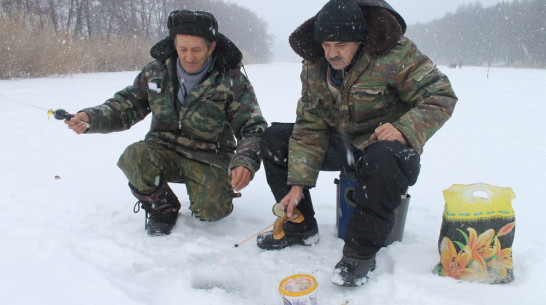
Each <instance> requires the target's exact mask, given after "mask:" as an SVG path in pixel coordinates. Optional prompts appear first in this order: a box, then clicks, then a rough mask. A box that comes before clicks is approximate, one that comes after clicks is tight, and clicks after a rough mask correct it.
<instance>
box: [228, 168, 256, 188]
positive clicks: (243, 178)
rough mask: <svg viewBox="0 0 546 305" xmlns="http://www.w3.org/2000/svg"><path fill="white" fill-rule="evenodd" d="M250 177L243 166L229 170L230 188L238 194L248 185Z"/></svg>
mask: <svg viewBox="0 0 546 305" xmlns="http://www.w3.org/2000/svg"><path fill="white" fill-rule="evenodd" d="M251 177H252V175H251V174H250V171H249V170H248V169H247V168H246V167H243V166H237V167H236V168H234V169H232V170H231V187H233V190H234V191H236V192H238V191H240V190H242V189H244V188H245V187H246V186H247V185H248V184H249V183H250V178H251Z"/></svg>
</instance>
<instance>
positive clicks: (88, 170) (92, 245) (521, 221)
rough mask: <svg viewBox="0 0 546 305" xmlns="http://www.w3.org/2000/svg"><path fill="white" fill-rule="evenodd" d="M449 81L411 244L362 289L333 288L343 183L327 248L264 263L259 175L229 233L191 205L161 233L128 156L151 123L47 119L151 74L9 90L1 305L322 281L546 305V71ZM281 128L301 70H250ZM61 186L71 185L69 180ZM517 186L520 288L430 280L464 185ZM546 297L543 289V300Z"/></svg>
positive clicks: (329, 214) (446, 298) (0, 175)
mask: <svg viewBox="0 0 546 305" xmlns="http://www.w3.org/2000/svg"><path fill="white" fill-rule="evenodd" d="M442 70H443V71H444V72H445V73H447V74H448V75H449V77H450V79H451V81H452V83H453V86H454V88H455V91H456V93H457V95H458V96H459V99H460V100H459V104H458V105H457V107H456V109H455V113H454V115H453V117H452V119H451V120H450V121H448V123H447V124H446V125H445V126H444V128H442V129H441V130H440V131H439V132H438V133H437V134H436V135H435V136H434V137H433V138H432V139H431V140H430V141H429V142H428V143H427V145H426V146H425V153H424V154H423V156H422V172H421V176H420V179H419V181H418V182H417V184H416V186H414V187H412V188H411V189H410V193H411V195H412V200H411V203H410V211H409V215H408V220H407V223H406V231H405V236H404V240H403V242H401V243H395V244H393V245H391V246H389V247H388V248H384V249H383V250H381V251H380V253H379V254H378V258H377V264H378V266H377V269H376V271H375V272H374V273H373V276H372V278H371V279H370V280H369V281H368V283H367V284H366V285H365V286H363V287H359V288H342V287H338V286H335V285H333V284H331V283H330V278H331V276H332V269H333V266H334V265H335V263H336V262H337V261H338V260H339V258H340V257H341V248H342V246H343V241H342V240H340V239H338V238H337V237H336V228H335V201H336V199H335V185H334V183H333V180H334V178H335V177H336V176H337V173H330V172H323V173H321V175H320V178H319V182H318V186H317V188H315V189H313V190H312V195H313V196H314V197H313V199H314V204H315V207H316V212H317V219H318V222H319V230H320V234H321V235H320V237H321V240H320V242H319V243H318V244H317V245H316V246H314V247H299V246H298V247H293V248H288V249H284V250H281V251H264V250H261V249H259V248H258V247H257V246H256V240H255V238H253V239H251V240H250V241H248V242H246V243H244V244H242V245H241V246H240V247H238V248H234V247H233V245H234V244H235V243H240V242H242V241H243V240H245V239H247V238H248V237H250V236H252V235H253V234H254V233H256V232H257V231H259V230H261V229H263V228H265V227H266V226H268V225H270V224H272V223H273V221H274V219H275V216H274V215H273V214H272V213H271V206H272V205H273V203H274V199H273V196H272V195H271V193H270V191H269V187H268V186H267V183H266V181H265V177H264V172H263V170H260V171H259V173H258V174H257V176H256V178H255V179H254V181H253V182H252V183H251V184H250V186H248V187H247V188H246V189H244V190H243V196H242V198H239V199H235V210H234V212H233V214H232V215H231V216H229V217H228V218H226V219H224V220H222V221H220V222H217V223H203V222H200V221H198V220H195V219H193V218H192V217H191V216H190V213H189V211H188V210H187V207H188V205H189V202H188V198H187V195H186V192H185V187H184V186H183V185H174V186H173V189H174V190H175V192H177V194H178V195H179V198H180V199H181V201H182V204H183V209H182V210H181V215H180V217H179V220H178V224H177V226H176V228H175V230H174V232H173V233H172V234H171V235H170V236H167V237H150V236H148V235H147V234H146V233H145V231H144V215H143V213H142V212H141V213H140V214H134V213H133V212H132V209H133V204H134V203H135V201H136V200H135V199H134V198H133V196H132V195H131V194H130V192H129V189H128V187H127V182H126V179H125V177H124V176H123V174H122V172H121V171H120V170H119V169H118V168H117V167H116V162H117V159H118V157H119V155H120V154H121V153H122V152H123V150H124V149H125V147H126V146H127V145H129V144H131V143H133V142H135V141H138V140H140V139H142V138H143V136H144V134H145V133H146V132H147V130H148V127H149V118H148V119H147V120H146V121H145V122H141V123H140V124H138V125H136V126H135V127H133V129H131V130H129V131H126V132H122V133H114V134H108V135H80V136H78V135H76V134H74V133H73V132H71V131H69V130H68V129H67V128H66V126H65V125H64V124H63V123H62V122H60V121H55V120H54V119H51V120H50V121H48V120H47V116H46V110H47V109H49V108H51V107H53V108H65V109H66V110H68V111H69V112H74V111H77V110H79V109H81V108H83V107H86V106H93V105H97V104H100V103H102V102H103V101H104V100H106V99H107V98H109V97H110V96H112V95H113V93H114V92H115V91H117V90H119V89H121V88H123V87H125V86H126V85H127V84H130V83H132V81H133V78H134V77H135V76H136V72H122V73H105V74H102V73H101V74H85V75H74V76H71V77H59V78H43V79H26V80H3V81H0V101H1V105H2V106H3V111H2V119H1V120H0V131H1V139H2V144H1V147H2V148H1V150H0V187H1V192H0V194H1V200H0V206H1V213H0V245H1V249H2V250H1V251H0V300H1V301H0V302H1V303H2V304H10V305H15V304H25V305H28V304H79V305H83V304H225V305H229V304H264V305H269V304H271V305H273V304H282V299H281V297H280V295H279V292H278V285H279V283H280V281H281V280H282V279H284V278H285V277H288V276H290V275H293V274H296V273H308V274H312V275H314V276H315V277H316V278H317V280H318V282H319V288H318V302H319V304H322V305H324V304H334V305H335V304H339V305H341V304H347V303H345V302H347V301H348V304H366V305H372V304H377V305H379V304H382V305H386V304H405V305H411V304H419V305H427V304H431V305H432V304H433V305H437V304H442V305H450V304H467V305H472V304H476V305H478V304H479V305H482V304H526V305H530V304H544V302H545V301H544V291H542V289H543V287H546V280H545V275H546V256H545V255H544V253H543V252H542V251H545V250H546V245H545V243H546V242H545V238H544V234H545V233H544V226H543V224H544V216H545V215H546V204H545V203H544V198H543V197H544V195H543V190H544V185H545V184H546V162H544V156H545V155H546V137H545V136H544V133H545V132H546V120H545V119H544V118H545V117H546V108H545V107H544V102H546V100H545V98H544V88H546V70H530V69H528V70H524V69H500V68H499V69H491V71H490V72H489V78H487V68H481V67H463V68H462V69H446V68H443V67H442ZM246 71H247V72H248V75H249V77H250V79H251V81H252V83H253V85H254V87H255V90H256V93H257V95H258V99H259V102H260V105H261V107H262V111H263V113H264V114H265V116H266V118H267V119H268V121H269V122H274V121H284V122H288V121H293V120H294V117H295V107H296V102H297V99H298V97H299V93H300V82H299V72H300V65H299V64H285V63H275V64H269V65H252V66H247V67H246ZM56 176H58V177H57V178H56ZM475 182H484V183H489V184H493V185H497V186H509V187H512V188H513V190H514V191H515V193H516V196H517V198H516V199H515V200H513V202H512V203H513V206H514V209H515V212H516V218H517V221H516V222H517V230H516V237H515V242H514V245H513V253H514V264H515V276H516V279H515V280H514V281H513V282H512V283H510V284H503V285H487V284H479V283H469V282H461V281H457V280H454V279H451V278H443V277H439V276H436V275H433V274H432V273H431V270H432V269H433V267H434V266H435V264H436V263H437V262H438V261H439V256H438V250H437V240H438V234H439V230H440V225H441V218H442V211H443V206H444V200H443V195H442V190H444V189H446V188H448V187H450V186H451V185H452V184H455V183H463V184H469V183H475ZM541 287H542V288H541Z"/></svg>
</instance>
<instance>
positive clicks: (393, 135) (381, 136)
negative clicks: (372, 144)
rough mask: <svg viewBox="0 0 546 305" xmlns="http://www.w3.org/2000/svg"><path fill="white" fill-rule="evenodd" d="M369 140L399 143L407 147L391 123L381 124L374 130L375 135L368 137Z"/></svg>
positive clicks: (401, 135) (402, 136) (404, 140)
mask: <svg viewBox="0 0 546 305" xmlns="http://www.w3.org/2000/svg"><path fill="white" fill-rule="evenodd" d="M370 139H371V140H380V141H391V142H395V141H396V142H400V143H402V144H404V145H408V141H407V140H406V138H405V137H404V135H403V134H402V133H401V132H400V130H398V129H397V128H396V127H394V125H392V124H391V123H387V124H383V125H381V126H379V127H377V128H376V129H375V133H374V134H372V136H371V137H370Z"/></svg>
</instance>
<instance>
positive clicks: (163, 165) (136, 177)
mask: <svg viewBox="0 0 546 305" xmlns="http://www.w3.org/2000/svg"><path fill="white" fill-rule="evenodd" d="M118 166H119V168H120V169H121V170H122V171H123V173H124V174H125V176H126V177H127V179H128V180H129V182H130V183H131V185H133V186H134V187H135V188H136V189H138V190H139V191H141V192H142V193H145V194H148V193H152V192H154V191H155V190H156V189H157V187H158V186H159V184H160V182H161V181H162V179H165V180H166V181H168V182H176V183H184V184H185V185H186V189H187V193H188V195H189V197H190V206H189V209H190V210H191V211H192V213H193V215H194V216H195V217H197V218H199V219H201V220H204V221H217V220H220V219H222V218H224V217H226V216H228V215H229V214H230V213H231V212H232V210H233V203H232V200H233V189H232V188H231V177H230V175H229V174H228V172H227V170H224V169H220V168H218V167H213V166H210V165H208V164H205V163H202V162H198V161H194V160H191V159H188V158H184V157H182V156H180V155H179V154H178V153H177V152H175V151H173V150H171V149H167V148H165V147H163V146H162V145H160V144H157V143H154V142H153V141H149V140H147V141H140V142H137V143H134V144H132V145H130V146H129V147H127V148H126V149H125V151H124V153H123V154H122V155H121V157H120V159H119V161H118Z"/></svg>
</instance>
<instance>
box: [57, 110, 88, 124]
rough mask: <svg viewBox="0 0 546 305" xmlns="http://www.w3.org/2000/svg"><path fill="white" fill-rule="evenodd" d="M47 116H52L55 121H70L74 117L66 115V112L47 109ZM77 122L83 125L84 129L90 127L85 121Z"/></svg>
mask: <svg viewBox="0 0 546 305" xmlns="http://www.w3.org/2000/svg"><path fill="white" fill-rule="evenodd" d="M47 115H48V118H49V117H51V116H52V115H53V117H54V118H55V119H57V120H71V119H72V118H73V117H74V115H73V114H70V113H68V111H66V110H64V109H57V110H53V109H49V110H48V111H47ZM78 122H80V123H82V124H85V127H87V128H89V127H90V125H89V123H87V122H85V121H82V120H78Z"/></svg>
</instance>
